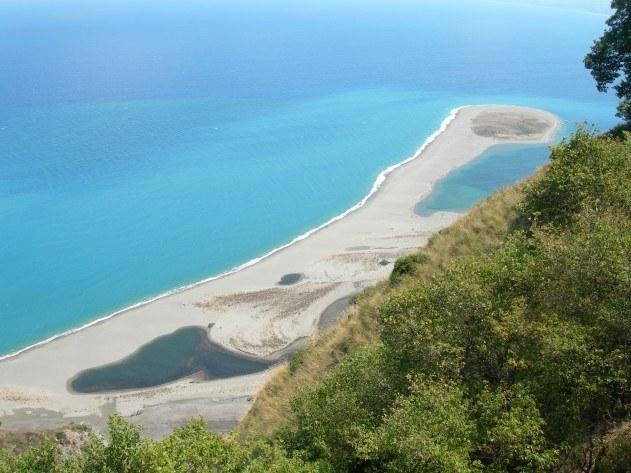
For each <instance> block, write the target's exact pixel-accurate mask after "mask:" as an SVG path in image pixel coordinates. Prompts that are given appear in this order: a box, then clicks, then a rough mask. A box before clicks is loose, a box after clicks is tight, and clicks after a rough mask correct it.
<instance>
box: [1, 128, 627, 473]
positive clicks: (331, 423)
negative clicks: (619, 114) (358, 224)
mask: <svg viewBox="0 0 631 473" xmlns="http://www.w3.org/2000/svg"><path fill="white" fill-rule="evenodd" d="M519 208H520V215H518V216H517V217H515V219H514V221H512V222H504V224H503V225H502V228H504V227H508V226H510V227H511V228H513V231H512V232H511V233H510V234H509V235H508V237H506V238H505V239H504V241H503V243H502V244H501V245H499V246H498V245H495V246H494V247H493V248H494V249H493V251H486V252H481V251H476V252H469V253H462V255H463V256H457V257H456V256H452V257H451V259H450V260H448V261H441V262H440V264H439V265H438V266H434V267H438V268H440V269H438V270H435V271H434V272H433V273H427V270H426V269H427V268H428V267H430V266H429V263H428V261H429V259H428V258H429V256H428V255H429V253H424V254H423V257H410V258H406V259H404V260H402V261H401V262H399V263H398V264H397V266H395V269H396V271H395V273H396V274H395V275H394V276H393V280H392V282H393V285H392V286H391V287H389V288H387V289H385V288H382V289H380V290H382V291H384V294H385V295H384V296H383V297H381V298H375V299H374V300H380V301H381V302H380V303H379V306H378V310H374V309H373V310H369V311H367V313H370V314H377V315H376V317H378V322H379V327H380V331H379V340H378V342H377V343H375V344H373V345H371V346H369V347H366V348H365V349H363V350H361V351H359V352H356V353H353V354H352V355H350V356H348V357H347V358H346V359H345V360H344V361H343V362H342V363H341V364H340V365H339V366H338V367H337V368H335V369H333V370H332V371H331V372H330V373H329V374H328V375H326V376H325V377H324V378H323V379H321V380H320V381H318V382H317V383H315V384H313V385H311V386H303V389H302V391H301V392H300V394H299V395H298V396H296V397H295V398H294V400H293V401H292V404H291V405H292V418H291V420H290V421H289V422H288V423H286V424H285V425H284V426H283V428H281V429H279V430H278V432H277V433H276V435H275V436H273V438H270V439H267V440H265V441H257V442H254V443H239V442H237V441H235V440H232V439H227V440H226V439H221V438H220V437H218V436H216V435H214V434H211V433H209V432H207V431H206V430H205V429H204V426H203V423H202V422H201V421H194V422H192V423H191V424H190V425H188V426H187V427H184V428H181V429H177V430H176V431H174V432H173V434H171V435H170V436H169V437H167V438H166V439H165V440H163V441H161V442H154V441H150V440H146V439H143V438H141V436H140V434H139V431H138V429H137V428H136V427H134V426H132V425H129V424H127V423H125V422H124V421H122V419H120V418H119V417H113V418H112V419H111V421H110V438H111V440H110V441H109V442H108V443H105V442H103V441H102V440H100V439H98V438H96V437H94V438H93V439H92V441H91V442H90V443H89V444H88V445H87V446H86V447H85V449H84V451H83V452H82V453H81V454H77V455H74V456H66V457H64V456H63V455H61V452H60V450H59V449H58V447H57V446H56V445H55V444H53V443H51V442H45V443H44V444H43V445H42V446H41V447H39V448H37V449H33V450H31V451H29V452H27V453H26V454H24V455H22V456H13V455H10V454H8V453H6V452H5V453H1V454H0V472H1V473H5V472H14V471H17V472H19V471H53V472H54V471H88V472H140V471H142V472H147V473H148V472H163V471H164V472H211V471H221V472H259V471H260V472H263V471H271V472H300V471H310V472H315V471H319V472H431V473H434V472H436V473H438V472H489V473H500V472H543V471H553V470H554V471H568V472H569V471H577V470H579V471H595V472H607V473H608V472H614V471H615V472H617V471H630V470H631V457H630V456H629V455H628V452H629V451H631V435H629V433H628V432H629V428H628V426H627V424H626V422H627V421H629V420H630V417H631V141H629V140H627V141H614V140H611V139H605V138H598V137H595V136H593V135H591V134H590V133H588V132H586V131H585V130H579V131H578V132H577V133H576V134H575V135H574V136H573V137H572V138H571V139H570V140H568V141H566V142H563V143H561V144H560V145H558V146H556V147H555V148H554V151H553V155H552V161H551V164H550V166H549V168H548V170H547V171H546V172H545V173H543V174H542V175H540V176H539V177H538V178H536V179H534V180H532V181H531V182H530V183H529V184H528V185H527V186H526V189H525V197H524V199H523V200H522V202H521V205H520V207H519ZM489 248H490V247H489ZM467 254H468V255H469V256H467ZM471 255H473V256H471ZM432 264H434V263H432ZM420 268H425V269H423V270H421V269H420ZM385 291H387V292H385ZM308 355H309V353H308V352H305V354H304V355H303V356H304V357H305V359H307V358H308ZM298 365H299V364H296V366H295V367H294V372H297V371H298V370H300V369H302V368H301V366H298ZM292 373H293V372H292Z"/></svg>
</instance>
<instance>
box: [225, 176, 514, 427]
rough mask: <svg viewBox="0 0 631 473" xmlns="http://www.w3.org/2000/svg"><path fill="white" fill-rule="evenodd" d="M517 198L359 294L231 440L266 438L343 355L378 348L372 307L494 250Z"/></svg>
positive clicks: (479, 215) (501, 197)
mask: <svg viewBox="0 0 631 473" xmlns="http://www.w3.org/2000/svg"><path fill="white" fill-rule="evenodd" d="M521 197H522V192H521V186H516V187H511V188H507V189H504V190H502V191H500V192H498V193H496V194H494V195H493V196H491V197H490V198H488V199H487V200H486V201H484V202H482V203H481V204H480V205H478V206H477V207H475V208H474V209H472V210H471V212H469V213H468V214H467V215H465V216H463V217H462V218H460V219H459V220H458V221H456V222H455V223H454V224H453V225H451V226H450V227H448V228H446V229H444V230H442V231H440V232H438V233H437V234H436V235H434V236H433V237H432V238H431V239H430V241H429V243H428V244H427V246H426V247H425V248H423V249H421V250H419V254H421V255H423V256H424V258H423V263H421V264H418V265H417V266H416V269H415V272H414V273H413V274H411V275H409V276H405V277H404V278H403V279H401V280H400V281H399V282H398V283H397V285H396V287H393V286H392V285H391V284H390V283H389V282H388V281H383V282H382V283H380V284H378V285H377V286H375V287H373V288H370V289H368V290H366V291H364V292H363V293H362V294H361V295H360V296H358V298H357V300H356V301H355V304H354V306H353V307H352V308H351V309H349V312H348V316H347V318H346V319H344V320H343V321H342V322H340V323H338V324H337V325H335V326H333V327H331V328H330V329H329V330H327V331H326V332H324V333H322V334H320V335H319V336H318V337H317V338H316V339H315V340H314V341H313V343H312V345H311V346H310V347H309V348H308V349H306V350H305V351H303V352H300V353H298V354H296V356H295V357H294V360H293V361H292V363H291V365H290V364H287V365H286V366H284V367H283V368H282V369H280V370H279V371H278V372H277V374H276V375H275V376H274V377H273V378H272V379H271V380H270V381H269V382H268V383H267V385H266V386H265V387H264V388H263V390H262V391H261V392H260V393H259V395H258V396H257V398H256V401H255V402H254V405H253V406H252V408H251V409H250V411H249V412H248V414H247V415H246V417H245V418H244V419H243V421H242V422H241V423H240V424H239V426H237V428H236V430H235V432H234V435H235V436H237V437H239V438H242V439H251V438H257V437H268V436H270V435H272V434H273V433H274V432H275V431H276V430H278V428H279V427H281V426H283V425H284V424H286V423H288V422H290V421H291V419H292V414H291V409H290V401H291V399H292V398H293V397H294V395H295V394H296V393H297V392H298V391H299V390H301V389H304V388H305V387H308V386H309V385H312V384H313V383H314V382H316V381H317V380H319V379H321V378H322V377H323V376H325V375H326V374H327V373H328V372H329V371H330V370H331V369H332V368H333V367H335V366H336V365H337V364H338V363H339V362H340V361H341V360H342V359H343V358H344V357H345V356H347V355H348V354H349V353H352V352H354V351H356V350H358V349H360V348H361V347H364V346H366V345H370V344H374V343H377V342H378V338H379V323H378V319H377V307H379V305H380V304H381V302H382V301H383V300H384V299H385V298H386V297H387V296H388V295H389V294H391V293H392V292H393V291H399V290H401V289H404V288H405V287H407V286H408V285H409V284H411V283H413V282H418V280H419V279H420V280H424V279H426V278H428V277H430V276H431V275H432V274H433V273H435V272H436V271H437V270H440V269H441V268H443V267H444V266H445V265H446V264H447V263H448V262H449V261H451V260H453V259H454V258H458V257H467V256H475V255H480V254H484V253H488V252H490V251H492V250H493V249H495V248H497V247H498V246H499V245H500V244H501V242H502V241H503V240H504V238H505V237H506V235H507V234H508V233H509V232H510V230H511V228H512V226H513V224H514V222H515V220H516V216H517V211H516V206H517V203H518V202H519V200H520V199H521Z"/></svg>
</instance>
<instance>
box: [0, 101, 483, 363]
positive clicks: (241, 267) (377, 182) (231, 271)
mask: <svg viewBox="0 0 631 473" xmlns="http://www.w3.org/2000/svg"><path fill="white" fill-rule="evenodd" d="M477 106H492V105H471V104H470V105H462V106H460V107H456V108H454V109H452V110H450V112H449V114H448V115H447V117H446V118H445V119H444V120H443V121H442V122H441V124H440V126H439V127H438V129H437V130H436V131H435V132H434V133H432V134H431V135H430V136H428V137H427V138H426V139H425V141H424V142H423V144H422V145H421V146H420V147H419V149H418V150H417V151H416V152H415V153H414V154H413V155H412V156H409V157H408V158H406V159H404V160H403V161H401V162H399V163H396V164H393V165H390V166H388V167H387V168H386V169H384V170H383V171H381V172H380V173H379V174H378V175H377V177H376V178H375V181H374V182H373V185H372V187H371V189H370V191H369V192H368V194H366V196H364V197H363V198H362V199H361V200H360V201H359V202H358V203H356V204H355V205H353V206H352V207H350V208H349V209H347V210H345V211H344V212H342V213H341V214H339V215H336V216H335V217H333V218H331V219H329V220H328V221H326V222H324V223H323V224H321V225H319V226H317V227H314V228H312V229H310V230H307V231H306V232H305V233H303V234H301V235H298V236H297V237H295V238H293V239H292V240H291V241H289V242H288V243H285V244H284V245H281V246H279V247H276V248H274V249H272V250H270V251H268V252H267V253H265V254H263V255H262V256H259V257H256V258H253V259H251V260H249V261H246V262H245V263H243V264H241V265H239V266H236V267H234V268H232V269H229V270H228V271H225V272H223V273H220V274H218V275H215V276H210V277H208V278H205V279H202V280H201V281H197V282H194V283H191V284H187V285H184V286H179V287H177V288H175V289H171V290H169V291H166V292H163V293H161V294H159V295H157V296H155V297H152V298H150V299H145V300H142V301H140V302H136V303H135V304H132V305H129V306H127V307H124V308H123V309H119V310H117V311H114V312H112V313H110V314H108V315H105V316H103V317H99V318H97V319H95V320H93V321H91V322H88V323H86V324H83V325H80V326H79V327H76V328H73V329H69V330H65V331H63V332H61V333H58V334H55V335H52V336H50V337H48V338H46V339H44V340H41V341H39V342H36V343H33V344H31V345H28V346H26V347H24V348H20V349H18V350H15V351H13V352H10V353H8V354H6V355H0V362H1V361H4V360H8V359H11V358H16V357H18V356H20V355H22V354H23V353H25V352H28V351H30V350H33V349H35V348H38V347H41V346H44V345H46V344H48V343H50V342H53V341H55V340H58V339H60V338H64V337H67V336H69V335H72V334H75V333H77V332H81V331H83V330H85V329H87V328H90V327H92V326H94V325H98V324H101V323H103V322H106V321H107V320H110V319H112V318H114V317H117V316H119V315H123V314H124V313H126V312H129V311H131V310H134V309H137V308H139V307H143V306H145V305H147V304H150V303H152V302H155V301H158V300H160V299H164V298H165V297H169V296H172V295H174V294H179V293H182V292H184V291H187V290H189V289H192V288H195V287H197V286H200V285H202V284H206V283H209V282H211V281H216V280H217V279H221V278H224V277H227V276H230V275H232V274H235V273H237V272H239V271H242V270H244V269H246V268H249V267H251V266H254V265H255V264H258V263H259V262H261V261H263V260H265V259H267V258H269V257H270V256H273V255H275V254H276V253H279V252H280V251H282V250H284V249H286V248H289V247H290V246H292V245H294V244H296V243H298V242H300V241H302V240H305V239H306V238H309V237H310V236H311V235H313V234H314V233H317V232H319V231H320V230H323V229H324V228H326V227H328V226H330V225H332V224H333V223H335V222H338V221H340V220H342V219H343V218H345V217H346V216H348V215H350V214H351V213H353V212H355V211H356V210H358V209H360V208H362V207H364V206H365V205H366V203H367V202H368V201H369V200H370V199H371V198H372V197H373V196H374V195H375V194H376V193H377V191H379V189H380V188H381V186H382V185H383V183H384V182H385V181H386V179H387V177H388V175H389V174H390V173H392V172H393V171H394V170H396V169H397V168H399V167H401V166H403V165H405V164H407V163H409V162H410V161H413V160H414V159H416V158H418V157H419V156H420V155H421V154H422V153H423V151H425V149H426V148H427V147H428V146H430V145H431V144H432V143H433V142H434V141H435V140H436V138H438V137H439V136H440V135H441V134H442V133H444V132H445V131H446V130H447V128H448V126H449V124H450V123H451V122H453V121H454V120H455V119H456V117H457V116H458V113H459V112H460V111H461V110H463V109H465V108H467V107H477Z"/></svg>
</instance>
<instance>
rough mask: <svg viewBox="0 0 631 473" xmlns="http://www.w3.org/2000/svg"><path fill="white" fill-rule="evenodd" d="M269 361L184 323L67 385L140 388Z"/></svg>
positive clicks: (81, 389)
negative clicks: (228, 348)
mask: <svg viewBox="0 0 631 473" xmlns="http://www.w3.org/2000/svg"><path fill="white" fill-rule="evenodd" d="M270 365H271V362H268V361H265V360H260V359H255V358H249V357H246V356H239V355H237V354H234V353H231V352H228V351H226V350H224V349H222V348H221V347H219V346H217V345H215V344H213V343H211V342H210V341H209V340H208V337H207V335H206V330H205V329H203V328H201V327H184V328H181V329H179V330H176V331H175V332H173V333H170V334H168V335H164V336H162V337H158V338H156V339H154V340H152V341H151V342H149V343H147V344H146V345H144V346H142V347H140V348H139V349H138V350H137V351H136V352H134V353H133V354H132V355H130V356H129V357H127V358H125V359H123V360H120V361H117V362H114V363H112V364H109V365H106V366H100V367H95V368H91V369H89V370H86V371H83V372H81V373H78V374H77V376H75V377H74V378H73V379H72V380H70V382H69V387H70V389H71V390H73V391H74V392H78V393H96V392H109V391H120V390H126V389H140V388H148V387H154V386H159V385H161V384H165V383H169V382H172V381H176V380H178V379H181V378H186V377H189V376H193V375H196V376H197V377H198V378H202V379H205V380H212V379H223V378H230V377H233V376H241V375H246V374H252V373H256V372H259V371H262V370H264V369H266V368H268V367H269V366H270Z"/></svg>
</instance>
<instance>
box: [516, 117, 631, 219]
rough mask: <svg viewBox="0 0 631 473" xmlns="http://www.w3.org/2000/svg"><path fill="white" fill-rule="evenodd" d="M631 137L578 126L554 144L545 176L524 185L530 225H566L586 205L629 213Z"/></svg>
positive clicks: (525, 209) (630, 207) (595, 209)
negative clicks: (601, 135) (604, 136)
mask: <svg viewBox="0 0 631 473" xmlns="http://www.w3.org/2000/svg"><path fill="white" fill-rule="evenodd" d="M630 153H631V141H629V140H626V141H616V140H612V139H599V138H596V137H594V136H593V135H592V134H591V133H589V132H588V131H586V130H585V129H579V130H578V131H577V132H576V133H575V134H574V135H573V136H572V137H571V138H570V139H569V140H566V141H563V142H562V143H561V144H559V145H557V146H555V147H554V148H553V150H552V156H551V165H550V167H549V169H548V171H547V172H546V173H545V174H544V176H543V177H542V178H541V179H539V180H535V181H533V182H531V183H530V184H529V185H528V186H527V187H526V196H525V198H524V201H523V203H522V204H521V211H522V214H523V215H524V217H525V219H527V221H528V225H529V226H533V225H538V226H545V225H549V224H552V225H569V224H570V223H571V222H573V220H574V219H575V218H576V216H577V215H578V214H579V213H580V212H582V211H583V210H584V209H586V208H590V209H593V210H594V211H596V212H603V211H605V210H608V209H617V210H618V211H619V212H620V213H621V215H623V216H626V217H627V218H629V217H631V186H630V185H629V182H631V160H629V154H630Z"/></svg>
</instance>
